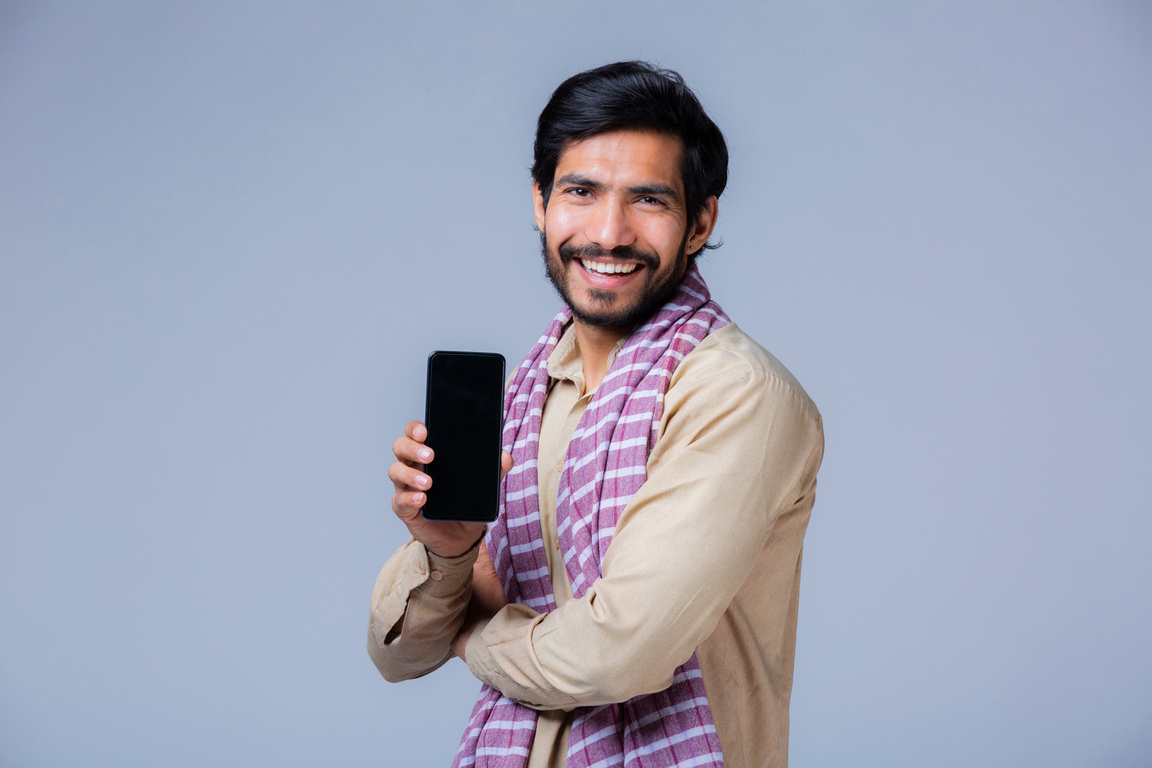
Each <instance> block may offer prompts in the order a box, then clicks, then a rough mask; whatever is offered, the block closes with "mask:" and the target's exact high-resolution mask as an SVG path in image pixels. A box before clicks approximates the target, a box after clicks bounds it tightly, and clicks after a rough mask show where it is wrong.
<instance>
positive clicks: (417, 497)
mask: <svg viewBox="0 0 1152 768" xmlns="http://www.w3.org/2000/svg"><path fill="white" fill-rule="evenodd" d="M412 503H413V504H423V503H424V494H422V493H414V494H412Z"/></svg>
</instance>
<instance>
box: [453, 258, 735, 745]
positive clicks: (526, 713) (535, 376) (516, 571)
mask: <svg viewBox="0 0 1152 768" xmlns="http://www.w3.org/2000/svg"><path fill="white" fill-rule="evenodd" d="M571 316H572V313H571V311H570V310H568V309H567V308H565V309H564V310H563V311H561V312H560V314H559V315H557V316H556V318H555V319H554V320H553V321H552V324H551V325H550V326H549V327H548V330H547V331H546V332H545V333H544V335H543V336H541V337H540V340H539V341H538V342H537V343H536V346H535V347H534V348H533V349H532V351H531V352H530V353H529V354H528V357H526V358H525V359H524V362H522V363H521V364H520V367H519V368H518V369H517V370H516V375H515V376H514V377H513V380H512V383H511V384H510V385H509V386H508V391H507V392H506V393H505V397H504V447H505V448H506V449H507V450H509V451H511V453H512V457H513V459H514V460H515V466H514V468H513V470H512V471H511V472H510V473H509V474H508V477H507V478H506V479H505V484H504V489H503V495H502V502H501V509H500V512H501V514H500V517H499V519H498V520H497V521H496V522H495V523H494V524H493V525H492V526H491V527H490V529H489V531H488V535H487V539H486V542H487V546H488V552H489V554H490V555H491V556H492V562H493V563H494V564H495V566H496V573H497V574H499V576H500V578H501V580H502V582H503V584H504V594H505V596H506V598H507V600H508V602H509V603H514V602H519V603H524V604H525V605H527V606H529V607H530V608H533V609H535V610H536V611H538V612H540V613H548V612H550V611H554V610H556V601H555V598H554V597H553V595H552V584H551V580H550V577H549V573H548V561H547V557H546V555H545V552H544V539H543V534H542V533H541V528H540V506H539V490H538V487H537V473H536V453H537V448H538V445H539V440H540V417H541V414H542V412H543V409H544V400H545V398H546V397H547V395H548V380H549V377H548V370H547V361H548V357H549V355H550V354H551V353H552V350H553V349H554V348H555V347H556V343H557V341H559V339H560V335H561V333H562V332H563V330H564V327H565V326H566V325H567V323H568V322H569V320H570V319H571ZM729 322H731V321H730V320H729V319H728V317H727V316H726V315H725V314H724V312H723V310H721V309H720V307H719V306H717V305H716V303H715V302H713V301H711V299H710V298H709V293H708V288H707V286H706V285H704V281H703V279H702V278H701V277H700V273H699V271H698V270H697V269H696V267H695V266H692V267H691V268H690V269H689V270H688V272H687V273H686V274H685V276H684V279H683V281H681V283H680V286H679V288H678V289H677V291H676V293H675V294H674V295H673V296H672V298H671V299H670V300H669V301H668V302H667V303H665V304H664V305H663V306H662V307H661V308H660V309H659V310H658V311H657V312H656V314H655V315H654V316H653V317H652V318H650V319H649V321H648V322H647V323H645V324H644V325H642V326H640V327H639V328H637V329H636V330H635V331H633V333H632V335H631V336H629V337H628V339H627V340H626V341H625V343H624V344H623V346H622V348H621V349H620V352H619V353H618V354H617V356H616V360H615V362H614V363H613V364H612V367H611V368H610V369H609V371H608V373H607V375H605V377H604V380H603V382H601V384H600V386H599V387H598V388H597V390H596V394H595V395H594V396H593V398H592V401H591V402H590V403H589V405H588V408H587V410H585V412H584V415H583V416H582V417H581V419H580V423H579V424H578V425H577V426H576V430H575V432H574V433H573V435H572V440H571V442H570V443H569V445H568V454H567V458H566V459H565V461H564V469H563V472H562V474H561V478H560V489H559V495H558V499H557V508H556V526H557V532H558V534H559V539H560V551H561V553H562V554H563V558H564V565H565V568H566V569H567V571H568V578H569V579H570V581H571V583H572V593H573V595H574V596H575V597H576V598H577V599H579V598H580V597H582V596H583V595H584V594H585V593H586V592H587V591H588V588H589V587H590V586H591V585H592V583H593V582H595V581H596V580H597V579H598V578H600V562H601V560H602V558H603V557H604V554H605V552H607V550H608V546H609V544H611V543H612V536H613V533H614V532H615V530H616V520H617V518H618V517H619V515H620V512H621V511H623V509H624V507H625V506H627V504H628V502H629V501H630V500H631V499H632V496H633V495H634V494H635V493H636V491H637V490H638V489H639V488H640V486H641V485H642V484H643V483H644V480H645V479H646V477H647V471H646V465H647V461H648V453H649V451H650V450H651V448H652V446H653V445H654V444H655V442H656V435H657V431H658V429H659V426H660V416H661V413H662V412H663V407H664V393H665V391H666V390H667V388H668V382H669V380H670V379H671V377H672V373H673V371H675V370H676V366H677V365H679V364H680V361H681V360H683V359H684V356H685V355H687V354H688V353H689V352H691V351H692V350H693V349H695V348H696V345H697V344H699V343H700V342H701V341H702V340H703V339H704V337H705V336H707V335H708V334H709V333H711V332H712V331H714V330H717V329H719V328H723V327H724V326H725V325H728V323H729ZM535 730H536V712H535V711H534V710H532V709H529V708H528V707H525V706H523V705H522V704H519V703H517V702H516V701H513V700H512V699H509V698H508V697H506V696H504V695H502V694H501V693H500V692H499V691H496V690H494V689H493V688H491V687H489V686H487V685H485V686H484V687H483V688H482V689H481V691H480V698H479V700H478V701H477V702H476V706H475V708H474V709H473V711H472V717H471V719H470V720H469V722H468V727H467V729H466V730H465V732H464V737H463V739H462V740H461V743H460V749H459V751H458V752H457V754H456V760H455V761H454V762H453V768H465V767H466V766H472V765H476V766H480V767H482V768H497V767H498V768H521V767H522V766H524V765H525V764H526V763H527V760H528V751H529V749H530V748H531V746H532V740H533V736H534V734H535ZM723 764H724V760H723V756H722V755H721V752H720V741H719V738H718V737H717V735H716V727H715V725H714V724H713V722H712V713H711V710H710V709H709V707H708V699H707V697H706V695H705V692H704V684H703V682H702V681H701V677H700V666H699V664H698V663H697V661H696V655H695V654H693V655H692V657H691V658H690V659H689V660H688V661H687V662H686V663H685V664H684V665H682V666H681V667H679V668H678V669H677V670H676V672H675V674H674V676H673V678H672V685H671V686H670V687H669V688H667V689H665V690H663V691H660V692H659V693H654V694H650V695H646V696H638V697H636V698H634V699H630V700H628V701H625V702H623V703H620V704H607V705H604V706H599V707H580V708H578V709H576V710H575V712H574V718H573V722H572V736H571V739H570V741H569V746H568V758H567V765H568V768H593V766H595V768H601V767H602V766H603V767H606V766H615V765H623V766H626V768H649V767H652V766H661V767H664V766H667V767H669V768H670V767H672V766H722V765H723Z"/></svg>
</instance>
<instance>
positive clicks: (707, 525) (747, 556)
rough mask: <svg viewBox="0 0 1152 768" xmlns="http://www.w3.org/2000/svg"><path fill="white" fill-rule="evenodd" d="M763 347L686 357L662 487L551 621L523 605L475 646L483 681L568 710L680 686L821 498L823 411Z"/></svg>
mask: <svg viewBox="0 0 1152 768" xmlns="http://www.w3.org/2000/svg"><path fill="white" fill-rule="evenodd" d="M743 338H744V339H747V337H743ZM748 343H749V344H754V343H753V342H751V340H748ZM702 346H703V345H702ZM757 349H759V348H758V347H757ZM760 352H761V353H762V355H763V356H764V357H763V358H759V357H756V356H752V358H751V359H749V356H747V355H743V354H734V353H733V352H732V351H731V350H729V349H725V348H709V349H707V350H702V349H701V348H699V347H698V348H697V350H696V351H694V352H693V353H692V354H690V355H689V356H688V357H687V358H685V360H684V363H682V364H681V366H680V369H678V370H677V372H676V375H675V376H674V377H673V379H672V382H671V384H670V386H669V389H668V393H667V396H666V401H665V408H666V411H665V415H664V418H663V420H662V423H663V431H662V433H661V435H660V436H659V439H658V441H657V443H656V445H655V447H654V448H653V451H652V453H651V454H650V456H649V459H648V478H647V480H646V482H645V483H644V485H643V486H642V487H641V488H640V490H639V491H638V492H637V493H636V495H635V496H634V497H633V499H632V501H631V503H630V504H629V505H628V507H626V508H625V510H624V511H623V513H622V514H621V517H620V519H619V520H618V522H617V527H616V533H615V536H614V538H613V540H612V544H611V546H610V547H609V548H608V551H607V553H606V555H605V557H604V560H603V562H602V564H601V565H602V568H601V571H602V577H601V578H600V579H599V580H598V581H597V582H596V583H595V584H593V585H592V587H591V588H589V590H588V592H587V593H586V594H585V595H584V596H583V597H582V598H580V599H579V600H571V601H568V602H566V603H564V604H563V605H562V606H560V608H558V609H557V610H555V611H553V612H551V613H549V614H538V613H536V612H535V611H533V610H532V609H530V608H528V607H527V606H524V605H509V606H506V607H505V608H504V609H502V610H501V611H500V612H499V613H498V614H497V615H496V616H495V617H494V618H493V619H492V620H490V621H489V622H488V623H487V624H486V625H483V626H482V627H480V628H478V630H477V631H476V632H474V633H473V635H472V637H471V638H470V640H469V642H468V646H467V649H466V656H467V661H468V666H469V668H470V669H471V670H472V672H473V674H474V675H475V676H476V677H477V678H479V679H480V680H482V681H483V682H486V683H488V684H489V685H491V686H493V687H494V688H496V689H497V690H499V691H501V692H502V693H504V694H505V695H507V696H509V697H511V698H514V699H517V700H519V701H522V702H524V703H525V704H527V705H529V706H532V707H535V708H538V709H565V710H567V709H572V708H574V707H577V706H596V705H600V704H606V703H611V702H618V701H625V700H627V699H629V698H632V697H634V696H638V695H642V694H646V693H652V692H655V691H659V690H663V689H664V688H667V687H668V686H669V685H670V684H671V682H672V675H673V673H674V671H675V669H676V668H677V667H678V666H680V665H681V664H683V663H684V662H685V661H687V660H688V658H689V657H690V656H691V655H692V653H693V652H694V651H695V649H696V647H697V646H698V645H699V644H700V643H701V642H703V641H704V640H705V639H706V638H707V637H708V635H709V634H710V633H711V632H712V630H713V629H714V628H715V627H716V625H717V622H718V621H719V620H720V617H721V615H722V614H723V613H724V611H725V610H726V608H727V607H728V605H729V603H730V602H731V601H732V598H733V597H734V596H735V594H736V592H737V591H738V590H739V588H740V586H741V584H743V582H744V581H745V579H746V578H747V576H748V574H749V572H750V571H751V569H752V567H753V566H754V565H756V562H757V559H758V557H759V555H760V554H761V552H762V551H763V550H764V547H765V545H766V544H767V542H768V538H769V536H770V535H771V534H772V531H773V526H774V524H775V522H776V521H777V519H779V518H780V516H781V515H782V514H783V513H784V512H785V511H787V510H788V509H789V508H790V507H792V506H794V505H798V504H803V503H810V500H811V492H812V486H813V485H814V484H815V476H816V470H817V469H818V467H819V464H820V459H821V457H822V454H823V429H822V424H821V420H820V416H819V413H818V412H817V411H816V408H815V406H814V405H813V404H812V401H811V400H809V399H808V397H807V395H806V394H804V392H803V390H802V389H800V387H799V385H798V384H796V383H795V380H794V379H792V378H791V376H790V374H788V373H787V371H786V370H784V369H783V367H782V366H779V363H777V362H776V361H775V359H774V358H771V356H770V355H768V354H767V353H766V352H763V350H760ZM689 361H692V364H691V365H689ZM774 366H778V370H777V368H776V367H774ZM682 371H683V374H682Z"/></svg>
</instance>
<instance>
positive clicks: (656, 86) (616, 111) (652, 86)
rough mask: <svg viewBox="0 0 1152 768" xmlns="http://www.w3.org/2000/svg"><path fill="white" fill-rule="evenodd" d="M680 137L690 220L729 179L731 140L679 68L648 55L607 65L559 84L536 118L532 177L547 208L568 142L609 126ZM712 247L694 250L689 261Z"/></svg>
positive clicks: (588, 135) (616, 129)
mask: <svg viewBox="0 0 1152 768" xmlns="http://www.w3.org/2000/svg"><path fill="white" fill-rule="evenodd" d="M621 130H631V131H647V132H652V133H658V134H664V135H667V136H675V137H677V138H679V139H680V142H681V144H682V154H681V156H680V162H679V167H680V176H681V182H682V184H683V186H684V196H685V200H684V203H685V206H686V208H687V212H688V222H689V224H691V223H692V222H693V221H694V220H695V218H696V217H697V216H698V215H699V214H700V212H701V211H702V210H704V207H705V206H706V205H707V202H708V199H709V198H718V197H720V194H721V193H722V192H723V191H724V187H725V186H726V185H727V183H728V146H727V144H725V143H724V135H723V134H722V133H721V132H720V129H719V128H718V127H717V126H716V124H715V123H714V122H712V119H711V118H710V117H708V115H707V113H705V112H704V108H703V107H702V106H701V105H700V101H699V100H698V99H697V98H696V95H695V94H694V93H692V91H691V90H690V89H689V88H688V86H687V85H685V84H684V79H683V78H682V77H680V75H679V74H677V73H675V72H672V71H671V70H667V69H660V68H658V67H654V66H652V65H651V64H647V63H645V62H642V61H621V62H617V63H615V64H606V65H604V66H602V67H597V68H596V69H590V70H588V71H587V72H581V73H580V74H577V75H573V76H572V77H570V78H568V79H567V80H565V81H564V82H563V83H561V84H560V87H558V88H557V89H556V90H555V92H554V93H553V94H552V98H551V99H549V100H548V104H547V105H546V106H545V107H544V111H543V112H541V113H540V119H539V120H538V121H537V124H536V144H535V147H534V158H533V163H532V178H533V180H534V181H535V183H536V186H537V187H538V188H539V189H540V191H541V193H542V194H543V197H544V206H545V207H547V206H548V203H549V201H550V197H551V194H552V182H553V180H554V179H555V175H556V165H557V164H558V163H559V162H560V155H561V154H562V153H563V151H564V149H565V148H567V147H569V146H570V145H572V144H574V143H576V142H579V141H582V140H584V139H588V138H591V137H592V136H596V135H599V134H602V133H608V132H611V131H621ZM704 247H710V246H706V245H705V244H701V246H700V247H699V248H697V249H696V250H695V251H691V252H689V253H688V259H689V263H691V261H692V260H693V259H695V258H696V256H697V255H698V254H699V252H700V250H702V249H703V248H704Z"/></svg>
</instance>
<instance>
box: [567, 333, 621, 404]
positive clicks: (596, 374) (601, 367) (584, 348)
mask: <svg viewBox="0 0 1152 768" xmlns="http://www.w3.org/2000/svg"><path fill="white" fill-rule="evenodd" d="M572 322H573V324H574V326H575V331H576V342H577V343H578V344H579V345H580V358H581V360H583V363H584V392H585V393H588V392H591V391H592V390H594V389H596V388H597V387H598V386H600V382H602V381H603V380H604V375H605V374H606V373H608V357H609V356H610V355H611V354H612V350H613V349H614V348H615V347H616V343H617V342H618V341H620V339H622V338H624V337H625V336H627V335H628V334H629V333H630V332H631V331H632V329H631V328H623V329H621V328H603V327H600V326H595V325H585V324H584V323H582V322H580V321H579V320H573V321H572Z"/></svg>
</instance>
